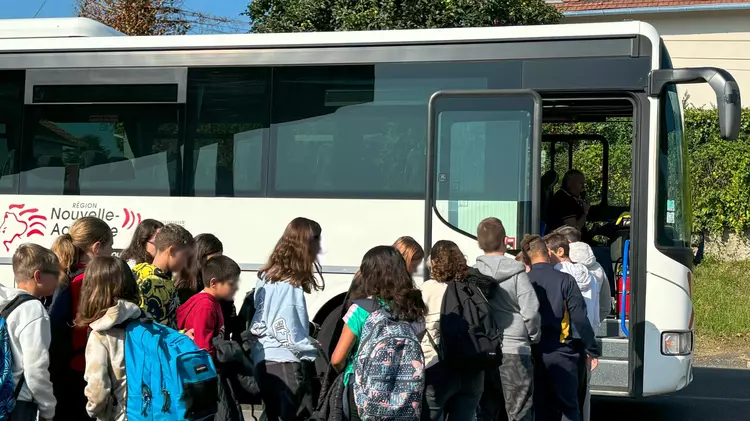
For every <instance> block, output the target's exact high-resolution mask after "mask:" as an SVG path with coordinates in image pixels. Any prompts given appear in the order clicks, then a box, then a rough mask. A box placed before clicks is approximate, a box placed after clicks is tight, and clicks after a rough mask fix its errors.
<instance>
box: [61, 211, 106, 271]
mask: <svg viewBox="0 0 750 421" xmlns="http://www.w3.org/2000/svg"><path fill="white" fill-rule="evenodd" d="M112 238H113V237H112V231H111V230H110V228H109V225H107V223H106V222H104V221H102V220H101V219H99V218H95V217H93V216H85V217H83V218H80V219H77V220H76V221H75V222H74V223H73V225H71V226H70V228H69V229H68V233H67V234H63V235H61V236H59V237H57V239H55V242H54V243H52V251H53V252H54V253H55V254H56V255H57V258H58V260H60V266H61V267H62V268H63V270H64V271H65V273H66V274H68V275H70V274H71V273H73V272H75V270H76V266H78V263H79V262H80V260H81V255H82V254H83V253H86V252H87V251H88V250H89V248H90V247H91V246H92V245H94V244H96V243H101V244H106V243H111V242H112Z"/></svg>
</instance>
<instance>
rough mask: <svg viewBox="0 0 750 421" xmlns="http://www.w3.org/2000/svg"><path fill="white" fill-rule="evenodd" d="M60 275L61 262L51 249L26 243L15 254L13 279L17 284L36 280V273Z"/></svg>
mask: <svg viewBox="0 0 750 421" xmlns="http://www.w3.org/2000/svg"><path fill="white" fill-rule="evenodd" d="M36 271H40V272H44V273H54V274H58V275H59V274H60V261H59V260H58V259H57V256H56V255H55V253H53V252H52V251H51V250H50V249H47V248H44V247H42V246H40V245H38V244H34V243H25V244H21V245H20V246H18V249H17V250H16V252H15V253H13V277H14V278H15V280H16V282H23V281H28V280H31V279H33V278H34V272H36Z"/></svg>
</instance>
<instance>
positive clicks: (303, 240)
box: [259, 217, 325, 293]
mask: <svg viewBox="0 0 750 421" xmlns="http://www.w3.org/2000/svg"><path fill="white" fill-rule="evenodd" d="M321 233H322V229H321V228H320V224H318V223H317V222H315V221H313V220H311V219H307V218H302V217H299V218H294V219H293V220H292V222H290V223H289V225H287V226H286V229H285V230H284V234H282V235H281V238H280V239H279V242H278V243H276V247H274V249H273V252H272V253H271V256H270V257H269V258H268V262H267V263H266V264H265V265H263V267H262V268H261V269H260V271H259V274H261V276H265V279H266V281H267V282H269V283H275V282H281V281H285V282H289V283H290V284H292V285H293V286H295V287H300V288H302V289H303V290H304V291H305V292H307V293H310V292H312V291H313V290H316V291H320V290H322V289H323V288H324V287H325V283H324V282H325V280H324V279H323V275H322V274H321V270H320V265H319V264H318V253H320V235H321ZM313 271H317V272H318V276H320V283H318V280H317V279H316V278H315V274H314V273H313Z"/></svg>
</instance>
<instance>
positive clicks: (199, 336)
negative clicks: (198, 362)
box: [185, 300, 216, 357]
mask: <svg viewBox="0 0 750 421" xmlns="http://www.w3.org/2000/svg"><path fill="white" fill-rule="evenodd" d="M215 326H216V312H215V311H214V310H213V306H212V305H211V302H210V301H209V300H203V301H201V302H200V303H196V305H195V307H194V308H193V310H192V311H191V312H190V315H189V316H188V317H187V319H186V320H185V330H190V329H193V331H194V332H195V344H196V345H198V348H201V349H205V350H206V351H208V353H209V354H211V356H212V357H215V356H216V355H215V354H216V350H215V349H214V347H213V345H211V339H213V337H214V335H215V332H214V327H215Z"/></svg>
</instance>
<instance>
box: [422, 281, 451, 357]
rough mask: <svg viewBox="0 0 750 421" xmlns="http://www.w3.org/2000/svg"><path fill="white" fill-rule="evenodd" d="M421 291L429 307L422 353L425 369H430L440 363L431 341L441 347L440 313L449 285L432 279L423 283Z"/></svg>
mask: <svg viewBox="0 0 750 421" xmlns="http://www.w3.org/2000/svg"><path fill="white" fill-rule="evenodd" d="M419 289H420V290H422V299H423V300H424V303H425V305H426V306H427V314H426V315H425V317H424V319H425V329H426V331H427V333H426V334H425V335H424V337H423V338H422V352H423V353H424V364H425V368H429V367H432V366H433V365H435V364H437V363H438V361H439V360H438V355H437V350H436V349H435V347H433V346H432V342H431V341H430V339H432V340H433V341H435V345H438V346H440V341H441V339H440V311H441V310H442V308H443V296H445V291H446V290H447V289H448V284H446V283H443V282H438V281H435V280H433V279H430V280H428V281H425V282H423V283H422V285H420V286H419Z"/></svg>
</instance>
